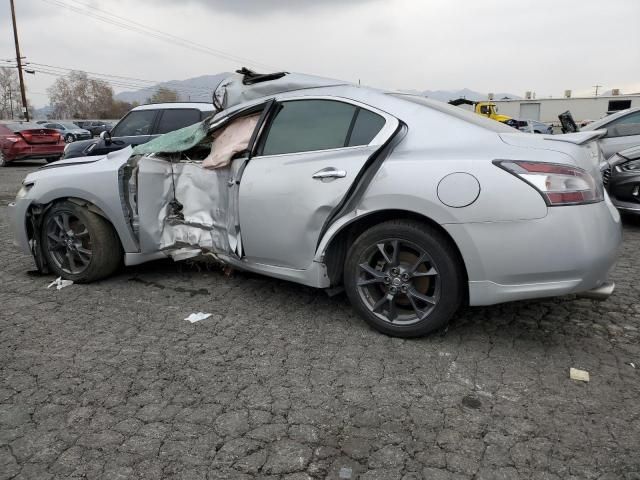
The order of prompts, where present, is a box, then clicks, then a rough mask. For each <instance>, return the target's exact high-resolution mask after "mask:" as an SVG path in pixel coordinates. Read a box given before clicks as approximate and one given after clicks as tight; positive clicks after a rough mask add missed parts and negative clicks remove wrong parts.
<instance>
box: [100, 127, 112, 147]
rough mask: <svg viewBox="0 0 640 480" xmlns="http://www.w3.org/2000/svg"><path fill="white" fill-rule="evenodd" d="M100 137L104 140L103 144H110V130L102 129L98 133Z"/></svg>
mask: <svg viewBox="0 0 640 480" xmlns="http://www.w3.org/2000/svg"><path fill="white" fill-rule="evenodd" d="M100 138H101V139H102V141H103V142H104V144H105V145H106V146H107V147H108V146H109V145H111V143H112V142H111V132H108V131H106V130H105V131H104V132H101V133H100Z"/></svg>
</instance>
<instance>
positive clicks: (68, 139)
mask: <svg viewBox="0 0 640 480" xmlns="http://www.w3.org/2000/svg"><path fill="white" fill-rule="evenodd" d="M75 140H76V137H75V136H74V135H73V134H71V133H68V134H67V136H66V137H64V141H65V142H67V143H71V142H75Z"/></svg>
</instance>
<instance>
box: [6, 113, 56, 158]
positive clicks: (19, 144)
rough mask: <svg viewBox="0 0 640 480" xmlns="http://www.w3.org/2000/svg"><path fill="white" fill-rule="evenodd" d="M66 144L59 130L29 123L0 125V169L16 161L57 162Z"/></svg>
mask: <svg viewBox="0 0 640 480" xmlns="http://www.w3.org/2000/svg"><path fill="white" fill-rule="evenodd" d="M64 147H65V142H64V139H63V138H62V137H61V136H60V133H58V131H57V130H53V129H51V128H42V125H38V124H37V123H28V122H5V123H0V167H5V166H7V164H9V163H10V162H13V161H14V160H23V159H35V158H44V159H46V160H47V162H55V161H56V160H58V159H59V158H60V156H61V155H62V151H63V150H64Z"/></svg>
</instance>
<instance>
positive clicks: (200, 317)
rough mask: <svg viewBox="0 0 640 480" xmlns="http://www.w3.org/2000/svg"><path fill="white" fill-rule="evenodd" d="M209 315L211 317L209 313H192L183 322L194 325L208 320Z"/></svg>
mask: <svg viewBox="0 0 640 480" xmlns="http://www.w3.org/2000/svg"><path fill="white" fill-rule="evenodd" d="M211 315H212V314H211V313H203V312H198V313H192V314H191V315H189V316H188V317H187V318H185V320H186V321H187V322H191V323H196V322H199V321H200V320H205V319H206V318H209V317H210V316H211Z"/></svg>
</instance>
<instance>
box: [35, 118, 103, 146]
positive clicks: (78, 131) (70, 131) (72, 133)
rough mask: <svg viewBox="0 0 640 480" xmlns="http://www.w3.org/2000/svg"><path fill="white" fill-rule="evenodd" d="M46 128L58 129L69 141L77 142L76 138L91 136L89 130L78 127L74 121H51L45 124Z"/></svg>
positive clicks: (81, 138) (65, 139)
mask: <svg viewBox="0 0 640 480" xmlns="http://www.w3.org/2000/svg"><path fill="white" fill-rule="evenodd" d="M43 125H44V126H45V127H46V128H52V129H53V130H57V131H58V132H60V135H62V138H64V141H65V142H67V143H71V142H75V141H76V140H86V139H88V138H91V133H89V130H85V129H83V128H80V127H78V126H77V125H76V124H75V123H73V122H49V123H44V124H43Z"/></svg>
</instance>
